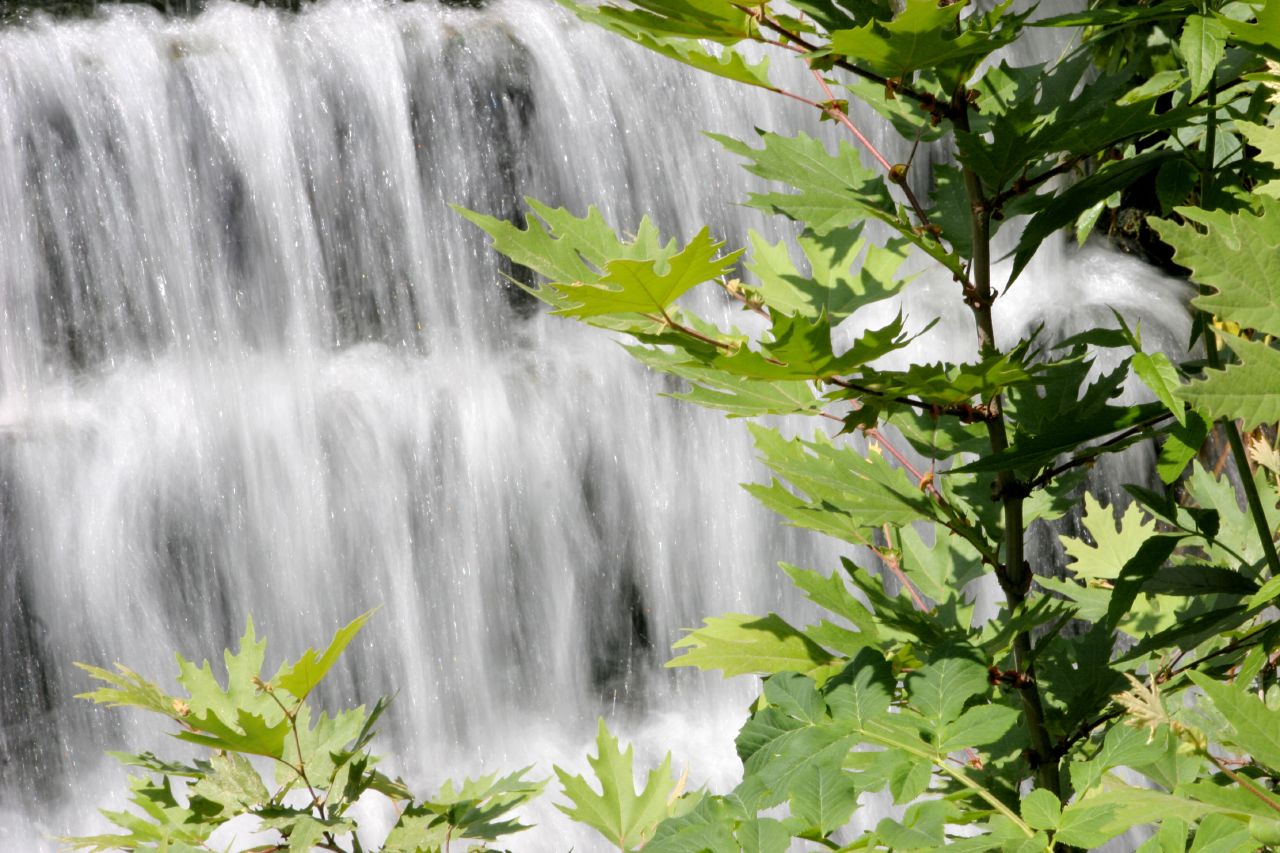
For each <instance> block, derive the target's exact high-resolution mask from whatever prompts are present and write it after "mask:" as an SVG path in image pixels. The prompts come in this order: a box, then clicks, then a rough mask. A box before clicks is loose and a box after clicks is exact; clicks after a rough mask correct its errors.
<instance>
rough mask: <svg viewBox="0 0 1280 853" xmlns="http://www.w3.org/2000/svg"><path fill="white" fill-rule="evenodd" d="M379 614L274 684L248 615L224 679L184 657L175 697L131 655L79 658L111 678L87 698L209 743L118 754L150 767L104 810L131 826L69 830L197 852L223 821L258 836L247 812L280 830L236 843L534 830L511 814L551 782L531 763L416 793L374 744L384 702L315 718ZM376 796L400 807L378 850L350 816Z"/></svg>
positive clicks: (356, 845)
mask: <svg viewBox="0 0 1280 853" xmlns="http://www.w3.org/2000/svg"><path fill="white" fill-rule="evenodd" d="M369 616H370V613H365V614H363V615H361V616H359V617H357V618H356V619H354V620H352V621H351V622H350V623H349V624H348V625H346V626H345V627H343V628H341V629H340V630H339V631H338V632H337V634H335V635H334V638H333V640H332V641H331V642H330V643H329V646H328V647H327V648H326V649H325V650H324V652H323V653H317V652H316V651H314V650H312V649H308V650H307V651H306V652H304V653H303V654H302V656H301V657H300V658H299V659H298V660H297V661H294V662H292V663H285V664H283V665H281V667H280V668H279V669H278V670H277V671H276V673H275V675H274V676H272V677H271V678H270V679H266V680H264V679H263V678H262V666H263V662H264V660H265V658H266V640H260V639H258V637H257V634H256V632H255V630H254V626H253V621H252V620H250V621H249V623H248V626H247V627H246V628H245V633H244V636H243V637H242V638H241V640H240V648H239V649H238V650H237V651H236V652H234V653H233V652H231V651H227V653H226V654H225V656H224V661H225V665H226V682H225V685H226V686H225V687H224V686H223V684H222V683H220V682H219V681H218V679H217V678H216V677H215V676H214V674H213V669H212V667H211V666H210V665H209V663H208V661H205V662H204V664H203V665H201V666H196V665H195V664H194V663H192V662H190V661H187V660H184V659H183V658H182V656H181V655H179V656H178V670H179V675H178V685H179V686H180V687H181V688H182V689H183V690H184V691H185V694H184V695H181V696H170V695H168V694H167V693H165V691H164V690H163V689H162V688H161V687H160V686H159V685H157V684H155V683H154V682H151V681H148V680H147V679H145V678H143V677H142V676H141V675H139V674H138V673H136V672H134V671H133V670H130V669H128V668H127V667H124V666H121V665H119V664H117V665H116V670H115V671H114V672H113V671H111V670H107V669H102V668H99V667H96V666H88V665H85V664H80V665H79V666H80V667H81V668H82V669H84V670H85V671H86V672H88V673H89V674H90V675H91V676H93V677H94V678H95V679H96V680H98V681H99V682H102V683H103V684H104V685H106V686H103V687H99V688H98V689H97V690H94V691H92V692H90V693H85V694H83V695H82V698H85V699H90V700H92V701H94V702H96V703H98V704H101V705H107V706H112V707H116V706H120V707H134V708H141V709H142V710H145V711H149V712H152V713H155V714H160V715H162V716H164V717H168V718H169V719H170V720H171V721H173V722H174V723H175V724H176V725H177V726H178V728H179V731H178V732H177V734H176V737H177V738H178V739H179V740H182V741H185V742H187V743H190V744H193V745H196V746H200V747H204V748H205V749H206V750H208V756H207V757H206V758H196V759H193V760H191V761H190V762H186V763H184V762H173V761H167V760H164V759H161V758H158V757H157V756H155V755H153V754H152V753H149V752H148V753H142V754H139V755H131V754H123V753H113V754H114V755H115V757H116V758H117V759H119V760H120V761H121V762H122V763H123V764H125V765H126V766H129V767H136V768H138V769H140V770H142V771H144V772H145V774H146V775H140V776H135V777H133V778H132V779H131V781H130V785H129V787H130V791H131V792H132V796H131V803H132V805H133V806H134V807H135V809H136V811H134V812H129V811H105V810H104V811H103V814H104V815H105V816H106V817H107V818H108V819H109V820H110V821H111V822H112V823H113V824H115V826H116V827H118V828H119V829H120V830H121V831H120V832H115V833H111V834H103V835H94V836H86V837H80V838H66V839H63V840H64V841H65V842H67V843H68V844H70V845H71V846H72V847H74V848H75V849H84V850H136V851H157V853H160V851H168V853H193V851H197V850H208V849H210V847H209V846H208V844H209V843H210V841H211V838H212V837H213V835H214V833H215V832H217V831H218V830H219V829H223V828H226V829H225V830H224V833H223V834H224V835H225V834H227V833H228V832H230V831H232V829H231V827H234V828H235V829H236V830H239V831H241V832H246V830H245V825H244V824H243V822H242V821H237V819H238V818H245V817H247V818H251V819H252V823H251V824H249V829H248V830H247V834H253V835H257V836H259V837H260V838H261V837H266V838H268V839H271V840H265V841H264V840H257V841H253V842H251V846H249V847H243V848H235V849H242V850H245V851H255V853H266V851H272V850H289V851H304V850H313V849H319V850H335V851H338V850H348V851H352V852H353V853H360V851H363V850H366V849H367V850H370V851H372V850H374V849H377V850H381V851H383V853H434V851H444V853H448V850H449V846H450V842H451V841H454V840H457V841H464V840H475V841H481V842H484V841H493V840H495V839H497V838H499V837H501V836H504V835H509V834H511V833H514V832H519V831H520V830H522V829H525V828H526V827H525V826H523V825H522V824H520V823H519V822H518V821H517V820H515V819H514V818H513V817H512V816H511V811H512V810H513V809H515V808H517V807H519V806H521V805H523V804H524V803H526V802H528V801H529V800H530V799H531V798H533V797H535V796H537V795H538V794H539V793H540V792H541V791H542V788H543V785H544V783H543V782H540V781H533V780H530V779H526V778H525V774H526V773H527V772H528V770H529V768H525V769H524V770H521V771H518V772H516V773H513V774H510V775H508V776H505V777H503V778H501V779H499V778H498V777H497V776H486V777H483V778H480V779H468V780H466V781H464V782H463V783H461V784H460V785H455V784H454V783H453V782H446V783H445V784H444V786H443V788H442V789H441V790H440V791H439V792H438V793H436V794H435V795H433V796H431V797H429V798H427V799H425V800H421V801H418V800H416V799H415V798H414V797H413V794H412V793H411V792H410V791H409V789H408V788H407V787H406V786H405V783H404V782H403V781H402V780H400V779H392V778H390V777H388V776H387V775H385V774H384V773H382V772H381V771H380V770H378V769H377V765H378V764H379V763H380V759H379V757H378V756H376V755H374V754H373V753H372V752H371V750H370V743H371V741H372V740H373V736H374V725H375V724H376V723H377V720H378V718H379V716H381V714H382V712H383V711H384V710H385V709H386V707H387V700H386V699H380V700H378V702H377V703H375V704H374V706H373V708H372V709H370V710H367V711H366V709H365V707H364V706H363V705H361V706H359V707H356V708H349V709H347V710H344V711H341V712H339V713H337V714H334V715H333V716H332V717H330V716H329V715H328V714H327V713H324V712H320V713H319V714H318V715H317V714H316V712H315V711H314V709H313V707H312V705H311V703H310V702H309V701H308V699H309V697H310V696H311V694H312V692H313V691H314V690H315V688H316V687H317V686H318V685H319V683H320V682H321V681H322V680H323V679H324V677H325V675H326V674H327V673H328V672H329V670H330V669H332V667H333V665H334V664H335V663H336V662H337V660H338V657H339V656H340V655H341V654H342V651H343V649H345V648H346V647H347V645H348V644H350V642H351V641H352V640H353V639H354V638H355V636H356V634H357V633H358V632H359V631H360V629H361V628H362V627H363V626H364V624H365V622H366V621H367V620H368V618H369ZM255 759H265V760H266V762H268V764H262V763H261V762H258V763H255ZM264 766H270V767H272V769H273V774H269V775H268V776H266V777H265V778H264V775H263V773H262V772H260V768H261V767H264ZM366 794H378V795H381V796H383V797H386V798H387V799H389V800H391V801H392V802H393V803H395V804H396V805H397V809H398V811H399V813H400V818H399V820H398V821H397V823H396V825H395V827H394V828H393V829H392V830H391V832H390V833H389V834H388V835H387V837H386V839H385V840H384V841H383V843H382V844H381V846H379V847H377V848H372V847H368V848H366V847H363V846H362V842H361V839H360V837H359V836H358V835H357V834H356V830H357V829H358V827H357V823H356V820H355V818H354V817H353V815H352V814H351V812H350V810H351V808H352V806H354V805H355V803H356V801H357V800H359V799H360V798H361V797H362V796H365V795H366ZM232 821H237V822H236V823H234V824H233V823H232ZM228 825H230V826H228ZM221 844H222V847H221V848H219V849H228V850H230V849H233V848H232V846H231V845H232V844H234V842H233V841H229V840H227V839H225V838H224V839H223V840H222V841H221ZM469 849H475V848H469Z"/></svg>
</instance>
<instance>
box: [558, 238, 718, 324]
mask: <svg viewBox="0 0 1280 853" xmlns="http://www.w3.org/2000/svg"><path fill="white" fill-rule="evenodd" d="M722 246H724V243H719V242H716V241H714V240H712V239H711V232H710V230H709V229H707V228H703V229H702V230H701V231H699V232H698V233H697V235H696V236H694V238H693V239H692V240H690V241H689V242H688V244H687V245H686V246H685V247H684V249H683V250H682V251H680V252H679V253H678V254H676V255H674V256H673V257H671V258H669V259H665V258H664V259H659V260H651V259H632V258H618V259H614V260H611V261H608V262H607V263H606V264H605V267H604V271H603V273H602V274H601V275H600V276H599V278H598V279H597V280H596V281H574V282H555V283H553V284H552V287H554V288H555V289H556V290H557V291H558V292H559V294H560V296H561V297H562V298H563V300H564V303H565V304H564V305H563V306H562V307H560V308H557V309H556V312H555V313H557V314H564V315H565V316H567V317H578V318H587V317H598V316H601V315H604V314H627V313H636V314H653V313H658V314H662V313H665V312H666V310H667V309H668V308H670V307H671V304H672V303H673V302H675V301H676V300H677V299H679V298H680V297H681V296H683V295H684V294H685V293H686V292H688V291H689V290H690V289H692V288H693V287H696V286H697V285H699V284H702V283H703V282H704V281H710V280H712V279H715V278H719V277H720V276H722V275H724V274H725V273H726V272H728V271H729V269H730V267H732V266H733V264H734V262H735V261H737V259H738V256H739V255H741V254H742V251H741V250H739V251H736V252H731V253H729V254H727V255H719V254H717V253H718V252H719V250H720V248H721V247H722Z"/></svg>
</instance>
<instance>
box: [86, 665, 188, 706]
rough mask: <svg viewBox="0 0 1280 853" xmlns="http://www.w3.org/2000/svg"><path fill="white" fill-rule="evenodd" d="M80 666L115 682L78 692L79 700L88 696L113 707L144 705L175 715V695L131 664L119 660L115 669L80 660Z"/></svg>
mask: <svg viewBox="0 0 1280 853" xmlns="http://www.w3.org/2000/svg"><path fill="white" fill-rule="evenodd" d="M76 666H77V667H79V668H80V669H82V670H84V671H85V672H87V673H89V674H90V675H91V676H93V677H94V678H96V679H97V680H98V681H102V682H105V683H107V684H110V685H112V686H111V687H100V688H98V689H97V690H93V691H90V692H88V693H78V694H76V698H77V699H88V700H89V701H91V702H96V703H98V704H99V705H106V706H107V707H111V708H115V707H132V708H144V709H146V710H148V711H155V712H156V713H157V714H164V715H165V716H170V717H171V716H173V715H174V714H175V707H174V700H173V697H171V696H168V695H167V694H165V692H164V691H163V690H161V689H160V687H159V685H157V684H156V683H154V682H152V681H148V680H147V679H145V678H143V677H142V676H141V675H139V674H138V673H136V672H134V671H133V670H131V669H129V668H128V667H127V666H124V665H122V664H119V663H117V664H116V671H115V672H111V671H110V670H106V669H102V668H101V667H97V666H90V665H89V664H87V663H77V664H76Z"/></svg>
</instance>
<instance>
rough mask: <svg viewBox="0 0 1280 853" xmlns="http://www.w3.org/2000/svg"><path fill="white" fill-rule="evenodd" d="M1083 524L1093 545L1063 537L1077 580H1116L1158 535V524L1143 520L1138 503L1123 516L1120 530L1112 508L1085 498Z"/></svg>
mask: <svg viewBox="0 0 1280 853" xmlns="http://www.w3.org/2000/svg"><path fill="white" fill-rule="evenodd" d="M1081 523H1082V524H1083V525H1084V528H1085V530H1088V531H1089V536H1090V537H1091V538H1092V539H1093V541H1094V544H1093V545H1090V544H1089V543H1088V542H1086V541H1085V540H1084V539H1077V538H1074V537H1070V536H1063V537H1062V547H1063V550H1065V551H1066V552H1067V556H1068V557H1070V558H1071V559H1072V561H1073V562H1072V563H1071V564H1070V568H1071V570H1072V571H1073V572H1074V573H1075V575H1076V577H1078V578H1081V579H1084V580H1089V579H1101V580H1115V579H1116V578H1118V577H1119V576H1120V570H1121V569H1123V568H1124V565H1125V563H1127V562H1129V560H1131V559H1132V558H1133V556H1134V555H1135V554H1137V553H1138V549H1139V548H1141V547H1142V543H1143V542H1144V541H1145V540H1146V539H1147V538H1148V537H1149V536H1150V535H1151V534H1152V533H1154V532H1155V522H1154V521H1153V520H1151V519H1149V518H1148V519H1145V520H1144V519H1143V512H1142V510H1141V509H1140V508H1139V507H1138V505H1137V503H1131V504H1129V507H1128V508H1127V509H1126V510H1125V511H1124V514H1123V515H1122V516H1120V519H1119V523H1118V526H1117V520H1116V515H1115V513H1114V511H1113V510H1112V509H1111V508H1110V507H1104V506H1102V504H1101V503H1100V502H1099V501H1098V499H1097V498H1095V497H1094V496H1093V495H1092V494H1089V493H1088V492H1086V493H1085V496H1084V515H1083V516H1082V518H1081Z"/></svg>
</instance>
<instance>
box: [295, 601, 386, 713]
mask: <svg viewBox="0 0 1280 853" xmlns="http://www.w3.org/2000/svg"><path fill="white" fill-rule="evenodd" d="M372 615H373V610H368V611H365V612H364V613H362V614H360V615H359V616H357V617H356V618H355V619H352V620H351V621H350V622H348V623H347V624H346V625H344V626H343V627H342V628H339V629H338V632H337V633H336V634H334V635H333V639H332V640H331V641H330V642H329V647H328V648H327V649H325V650H324V653H323V654H319V655H318V654H316V651H315V649H307V650H306V651H305V652H303V653H302V657H300V658H298V660H297V662H295V663H293V664H291V665H288V666H283V667H281V668H280V671H279V672H277V673H276V675H275V678H273V679H271V683H272V685H273V686H274V687H283V688H284V689H285V690H288V691H289V692H290V693H292V694H293V695H294V696H295V697H297V698H298V699H305V698H307V696H308V695H310V693H311V691H312V690H314V689H315V686H316V685H317V684H319V683H320V680H321V679H322V678H324V677H325V675H326V674H328V672H329V670H330V669H332V668H333V665H334V664H335V663H337V662H338V657H339V656H340V655H341V654H342V652H343V650H344V649H345V648H346V647H347V646H348V645H349V644H350V643H351V641H352V640H353V639H355V636H356V634H358V633H360V629H361V628H363V627H364V625H365V623H366V622H368V621H369V617H370V616H372Z"/></svg>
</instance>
